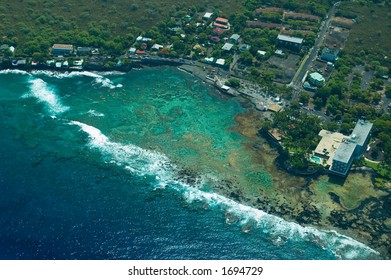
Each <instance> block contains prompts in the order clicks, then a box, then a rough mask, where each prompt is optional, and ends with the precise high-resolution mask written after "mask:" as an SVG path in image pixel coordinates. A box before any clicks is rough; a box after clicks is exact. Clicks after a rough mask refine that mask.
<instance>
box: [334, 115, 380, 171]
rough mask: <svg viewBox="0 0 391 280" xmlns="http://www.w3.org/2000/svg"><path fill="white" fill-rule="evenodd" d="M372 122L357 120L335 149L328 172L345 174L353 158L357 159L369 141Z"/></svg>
mask: <svg viewBox="0 0 391 280" xmlns="http://www.w3.org/2000/svg"><path fill="white" fill-rule="evenodd" d="M372 126H373V124H372V123H370V122H368V121H364V120H358V121H357V124H356V126H355V127H354V129H353V132H352V134H351V135H350V137H349V138H346V139H343V141H342V143H341V145H339V147H338V149H337V151H336V152H335V154H334V158H333V163H332V165H331V167H330V169H329V170H330V173H332V174H335V175H339V176H346V175H347V174H348V172H349V169H350V167H351V166H352V163H353V160H354V159H359V158H360V157H361V156H362V154H363V152H364V151H365V150H366V147H367V145H368V142H369V134H370V132H371V129H372Z"/></svg>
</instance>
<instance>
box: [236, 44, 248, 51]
mask: <svg viewBox="0 0 391 280" xmlns="http://www.w3.org/2000/svg"><path fill="white" fill-rule="evenodd" d="M250 49H251V46H250V45H247V44H240V45H239V51H240V52H245V51H249V50H250Z"/></svg>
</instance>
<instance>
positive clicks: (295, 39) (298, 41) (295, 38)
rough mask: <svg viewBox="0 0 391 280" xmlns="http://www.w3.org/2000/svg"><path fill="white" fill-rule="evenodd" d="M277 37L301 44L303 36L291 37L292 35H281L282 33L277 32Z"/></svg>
mask: <svg viewBox="0 0 391 280" xmlns="http://www.w3.org/2000/svg"><path fill="white" fill-rule="evenodd" d="M277 39H278V40H281V41H287V42H291V43H296V44H301V43H303V38H298V37H293V36H287V35H283V34H279V35H278V36H277Z"/></svg>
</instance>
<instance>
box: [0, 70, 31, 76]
mask: <svg viewBox="0 0 391 280" xmlns="http://www.w3.org/2000/svg"><path fill="white" fill-rule="evenodd" d="M0 74H19V75H29V76H31V74H30V73H29V72H27V71H23V70H18V69H4V70H0Z"/></svg>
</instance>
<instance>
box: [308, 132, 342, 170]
mask: <svg viewBox="0 0 391 280" xmlns="http://www.w3.org/2000/svg"><path fill="white" fill-rule="evenodd" d="M319 136H321V137H322V139H321V140H320V142H319V144H318V146H316V149H315V151H314V154H313V156H312V158H311V160H312V161H313V162H315V163H320V164H322V165H323V166H330V165H331V164H332V162H333V158H334V155H335V152H336V151H337V150H338V148H339V145H340V144H341V143H342V141H343V139H345V138H348V136H345V135H343V134H342V133H339V132H331V131H328V130H325V129H322V130H321V131H320V132H319ZM318 158H319V159H318Z"/></svg>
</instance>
